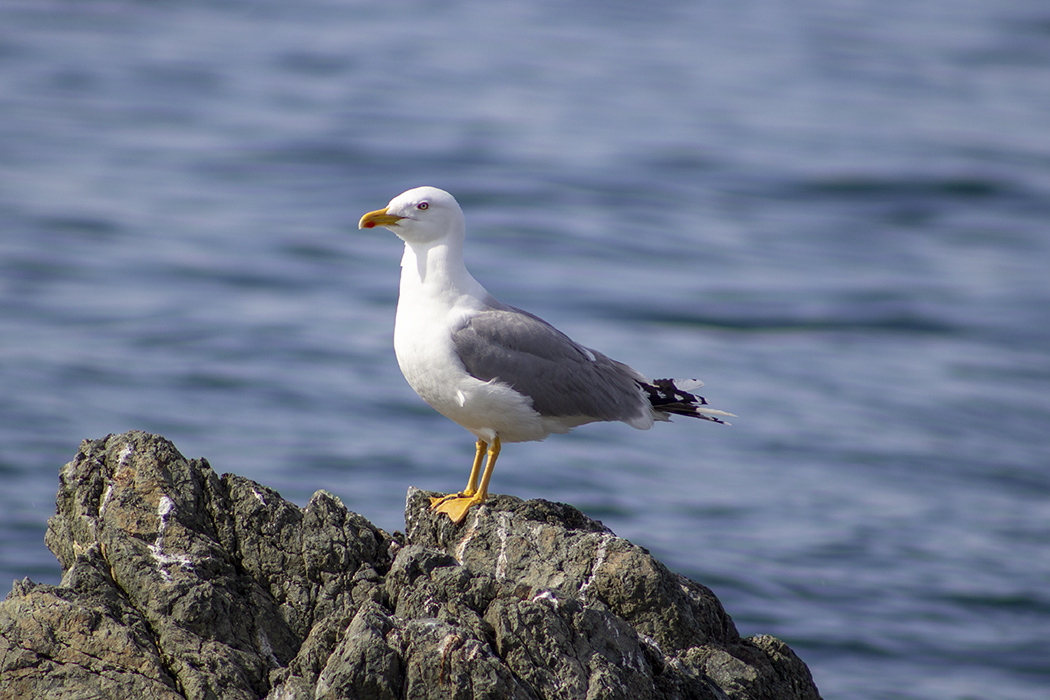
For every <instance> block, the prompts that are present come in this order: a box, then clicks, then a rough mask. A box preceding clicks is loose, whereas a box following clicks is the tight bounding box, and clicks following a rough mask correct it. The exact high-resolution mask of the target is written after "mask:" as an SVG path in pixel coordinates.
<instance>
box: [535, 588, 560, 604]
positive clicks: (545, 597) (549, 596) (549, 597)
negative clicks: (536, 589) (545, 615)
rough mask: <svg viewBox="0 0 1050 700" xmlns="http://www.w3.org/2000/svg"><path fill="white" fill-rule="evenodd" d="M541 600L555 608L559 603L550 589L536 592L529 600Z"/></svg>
mask: <svg viewBox="0 0 1050 700" xmlns="http://www.w3.org/2000/svg"><path fill="white" fill-rule="evenodd" d="M541 600H542V601H545V602H548V603H550V604H551V605H552V606H554V607H555V608H557V607H558V605H559V602H558V599H557V598H556V597H555V595H554V593H553V592H552V591H541V592H540V593H537V594H536V595H534V596H532V598H531V599H530V600H529V602H530V603H536V602H539V601H541Z"/></svg>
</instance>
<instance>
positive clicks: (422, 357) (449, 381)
mask: <svg viewBox="0 0 1050 700" xmlns="http://www.w3.org/2000/svg"><path fill="white" fill-rule="evenodd" d="M460 315H461V314H457V312H456V311H454V310H451V309H449V307H448V306H445V305H437V304H426V303H415V304H411V305H406V304H399V305H398V310H397V316H396V319H395V322H394V352H395V353H396V355H397V362H398V365H399V366H400V367H401V373H402V374H404V375H405V379H406V380H408V383H409V385H410V386H411V387H412V388H413V389H414V390H415V392H416V393H417V394H419V395H420V396H421V397H422V398H423V400H424V401H426V402H427V403H429V404H430V405H431V406H433V407H434V408H436V409H437V410H438V411H441V412H442V413H446V412H447V411H448V410H449V409H452V408H453V407H455V406H457V405H459V404H461V403H462V397H461V391H462V383H463V382H464V381H467V380H473V381H477V380H474V379H473V377H470V375H469V374H467V372H466V370H465V369H464V367H463V364H462V362H460V360H459V357H458V356H457V354H456V351H455V347H454V346H453V344H452V335H451V328H452V326H453V324H456V323H457V318H458V316H460Z"/></svg>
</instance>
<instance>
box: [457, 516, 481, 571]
mask: <svg viewBox="0 0 1050 700" xmlns="http://www.w3.org/2000/svg"><path fill="white" fill-rule="evenodd" d="M480 510H481V509H480V508H479V509H475V511H474V520H473V522H471V523H470V527H468V528H467V534H465V535H463V539H461V540H460V541H459V544H457V545H456V553H455V555H453V556H455V557H456V561H457V562H458V563H460V564H462V563H463V554H464V553H465V552H466V551H467V545H468V544H469V543H470V541H471V540H472V539H474V535H476V534H478V523H479V522H480V521H481V512H480Z"/></svg>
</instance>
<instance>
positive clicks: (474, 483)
mask: <svg viewBox="0 0 1050 700" xmlns="http://www.w3.org/2000/svg"><path fill="white" fill-rule="evenodd" d="M488 447H489V444H488V443H487V442H485V441H484V440H481V439H479V440H478V444H477V448H478V451H477V452H476V453H475V454H474V466H473V467H471V468H470V479H469V480H467V488H465V489H464V490H463V495H464V496H473V495H474V494H475V493H476V492H477V490H478V477H479V476H481V463H482V461H484V459H485V450H487V449H488Z"/></svg>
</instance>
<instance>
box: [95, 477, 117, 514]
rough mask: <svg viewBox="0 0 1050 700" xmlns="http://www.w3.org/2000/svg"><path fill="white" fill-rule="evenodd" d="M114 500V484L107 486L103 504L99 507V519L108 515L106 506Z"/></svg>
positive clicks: (103, 495)
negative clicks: (110, 500)
mask: <svg viewBox="0 0 1050 700" xmlns="http://www.w3.org/2000/svg"><path fill="white" fill-rule="evenodd" d="M111 498H113V484H112V482H111V483H110V484H109V485H108V486H106V492H105V493H104V494H102V503H101V504H99V507H98V517H100V518H101V517H102V516H103V515H105V514H106V506H108V505H109V499H111Z"/></svg>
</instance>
